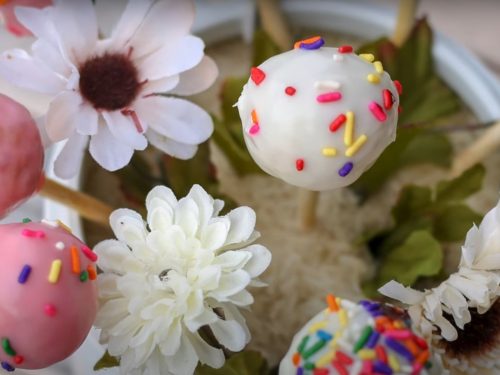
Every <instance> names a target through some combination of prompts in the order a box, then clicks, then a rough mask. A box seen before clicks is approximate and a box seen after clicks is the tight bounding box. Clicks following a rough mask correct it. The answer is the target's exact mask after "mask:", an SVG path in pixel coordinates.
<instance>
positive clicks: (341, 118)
mask: <svg viewBox="0 0 500 375" xmlns="http://www.w3.org/2000/svg"><path fill="white" fill-rule="evenodd" d="M346 120H347V117H346V116H345V115H344V114H341V115H338V116H337V117H336V118H335V120H333V121H332V123H331V124H330V131H331V132H336V131H337V130H339V129H340V127H341V126H342V125H344V123H345V122H346Z"/></svg>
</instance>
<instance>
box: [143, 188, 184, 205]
mask: <svg viewBox="0 0 500 375" xmlns="http://www.w3.org/2000/svg"><path fill="white" fill-rule="evenodd" d="M157 199H158V200H159V201H160V202H165V203H167V204H168V205H169V206H170V207H171V208H172V209H174V208H175V206H177V198H176V197H175V195H174V192H173V191H172V189H170V188H168V187H166V186H155V187H154V188H153V189H152V190H151V191H150V192H149V193H148V195H147V197H146V208H147V209H148V210H151V209H153V208H154V207H156V204H155V202H156V200H157Z"/></svg>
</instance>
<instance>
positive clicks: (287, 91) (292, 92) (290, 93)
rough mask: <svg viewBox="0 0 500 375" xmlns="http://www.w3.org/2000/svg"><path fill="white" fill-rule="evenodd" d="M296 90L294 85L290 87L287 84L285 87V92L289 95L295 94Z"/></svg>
mask: <svg viewBox="0 0 500 375" xmlns="http://www.w3.org/2000/svg"><path fill="white" fill-rule="evenodd" d="M296 92H297V89H296V88H295V87H292V86H288V87H287V88H286V89H285V93H286V94H287V95H290V96H293V95H295V93H296Z"/></svg>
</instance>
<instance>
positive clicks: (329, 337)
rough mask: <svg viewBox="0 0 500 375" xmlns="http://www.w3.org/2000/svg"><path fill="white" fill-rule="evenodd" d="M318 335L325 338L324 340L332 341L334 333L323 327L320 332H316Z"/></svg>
mask: <svg viewBox="0 0 500 375" xmlns="http://www.w3.org/2000/svg"><path fill="white" fill-rule="evenodd" d="M316 335H317V336H318V338H319V339H320V340H323V341H330V340H331V339H332V338H333V336H332V335H330V334H329V333H328V332H326V331H323V330H322V329H320V330H319V331H318V332H316Z"/></svg>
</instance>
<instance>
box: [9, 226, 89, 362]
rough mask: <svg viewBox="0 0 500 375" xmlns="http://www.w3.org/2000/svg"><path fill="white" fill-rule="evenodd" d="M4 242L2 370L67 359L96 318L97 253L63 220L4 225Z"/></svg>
mask: <svg viewBox="0 0 500 375" xmlns="http://www.w3.org/2000/svg"><path fill="white" fill-rule="evenodd" d="M0 241H1V245H2V246H1V252H2V261H1V262H0V300H1V301H2V303H1V305H0V340H1V343H2V348H0V364H1V366H2V368H3V369H4V370H7V371H13V370H14V369H15V368H23V369H40V368H45V367H48V366H50V365H52V364H54V363H56V362H59V361H62V360H63V359H65V358H67V357H68V356H69V355H71V354H72V353H73V352H74V351H75V350H76V349H78V347H79V346H80V345H81V344H82V343H83V341H84V340H85V338H86V337H87V334H88V332H89V331H90V329H91V327H92V324H93V322H94V319H95V316H96V312H97V289H96V284H95V282H94V280H95V279H96V268H95V261H96V260H97V256H96V254H95V253H94V252H93V251H92V250H91V249H90V248H88V247H87V246H86V245H85V244H84V243H82V242H81V241H80V240H78V239H77V238H76V237H75V236H73V235H72V234H71V233H70V232H69V231H68V229H67V227H65V226H64V225H63V224H62V223H58V222H48V221H44V222H41V223H34V222H30V221H29V220H27V219H26V220H25V222H24V223H19V224H5V225H0Z"/></svg>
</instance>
